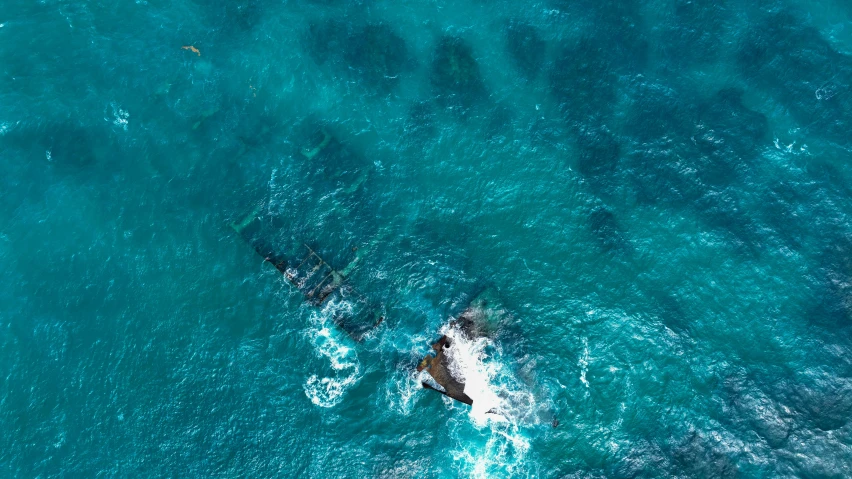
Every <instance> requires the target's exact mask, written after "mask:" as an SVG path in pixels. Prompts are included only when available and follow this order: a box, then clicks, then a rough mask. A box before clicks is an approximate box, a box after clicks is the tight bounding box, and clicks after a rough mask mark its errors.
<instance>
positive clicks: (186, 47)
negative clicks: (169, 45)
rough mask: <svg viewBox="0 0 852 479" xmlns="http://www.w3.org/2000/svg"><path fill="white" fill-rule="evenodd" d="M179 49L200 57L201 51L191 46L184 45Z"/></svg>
mask: <svg viewBox="0 0 852 479" xmlns="http://www.w3.org/2000/svg"><path fill="white" fill-rule="evenodd" d="M181 48H182V49H184V50H189V51H191V52H192V53H195V54H196V55H198V56H201V51H200V50H199V49H197V48H195V47H194V46H192V45H184V46H182V47H181Z"/></svg>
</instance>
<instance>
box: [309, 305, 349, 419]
mask: <svg viewBox="0 0 852 479" xmlns="http://www.w3.org/2000/svg"><path fill="white" fill-rule="evenodd" d="M351 309H352V307H351V305H350V304H349V303H347V302H345V301H337V302H335V301H329V303H328V304H326V306H325V307H323V309H322V310H319V311H313V312H311V318H310V327H309V328H308V329H307V330H306V336H308V338H309V339H310V341H311V343H312V344H313V347H314V353H315V354H316V355H317V356H318V357H320V358H323V359H325V360H326V361H327V362H328V364H329V365H330V366H331V370H330V371H328V372H329V373H330V374H328V375H327V376H325V377H320V375H317V374H314V375H311V376H310V377H309V378H308V379H307V381H306V382H305V394H306V395H307V396H308V398H309V399H310V400H311V402H312V403H314V404H315V405H317V406H320V407H332V406H335V405H337V404H338V403H340V401H341V400H342V399H343V395H344V393H346V391H347V390H349V388H351V387H352V386H353V385H354V384H355V383H357V382H358V380H359V379H360V378H361V365H360V363H359V362H358V356H357V354H356V353H355V350H354V349H353V348H352V347H351V346H350V345H347V343H348V342H349V341H348V337H347V336H346V335H345V334H343V333H342V332H340V330H338V329H337V326H335V325H334V321H333V320H332V318H333V317H334V315H335V314H346V313H348V312H351Z"/></svg>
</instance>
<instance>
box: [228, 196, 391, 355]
mask: <svg viewBox="0 0 852 479" xmlns="http://www.w3.org/2000/svg"><path fill="white" fill-rule="evenodd" d="M259 213H260V208H259V207H258V208H257V209H255V210H254V211H252V213H251V214H249V215H248V216H246V217H245V218H243V220H242V221H239V222H236V223H232V224H231V227H232V228H233V229H234V231H236V232H237V233H239V235H240V236H241V237H242V238H243V240H245V242H246V243H248V244H249V245H250V246H251V247H252V248H253V249H254V250H255V251H256V252H257V254H259V255H260V256H261V257H262V258H263V259H264V261H266V262H267V263H269V264H271V265H272V266H273V267H274V268H275V269H276V270H278V271H279V272H280V273H281V274H283V275H284V277H285V278H287V281H289V282H290V284H291V285H293V286H294V287H295V288H296V289H297V290H299V292H301V293H302V295H303V296H304V298H305V301H307V302H308V303H309V304H311V305H313V306H317V307H320V306H322V305H323V304H324V303H325V302H326V301H328V300H329V299H330V298H333V297H335V296H336V297H338V298H340V299H344V298H345V299H346V300H348V301H349V303H350V304H352V305H353V307H352V308H351V309H349V310H347V311H346V312H338V313H335V316H334V318H333V319H334V322H335V324H337V326H338V327H340V328H341V329H343V330H344V331H346V333H347V334H348V335H349V336H350V337H351V338H352V339H354V340H355V341H361V340H363V339H364V336H365V335H366V334H367V333H368V332H370V331H371V330H372V329H373V328H375V327H376V326H378V325H379V324H381V322H382V321H383V320H384V317H383V316H382V315H381V309H380V308H378V307H376V306H375V305H373V304H371V303H370V302H369V301H368V300H366V299H365V298H364V297H363V296H362V295H361V294H359V293H358V292H357V291H356V290H355V289H354V288H353V287H351V286H350V285H348V284H347V278H348V277H349V275H350V274H351V273H352V272H353V271H354V270H355V268H356V267H357V265H358V262H359V260H360V258H361V257H360V256H358V255H357V254H356V255H355V258H354V259H353V260H352V261H350V262H349V264H348V265H347V266H346V267H344V268H342V269H336V268H334V267H333V266H332V265H331V264H330V263H329V262H328V261H326V260H325V259H324V258H323V256H320V254H319V253H317V251H316V250H315V249H314V248H311V247H310V246H308V245H307V244H305V243H303V244H301V245H300V246H298V247H296V248H295V250H294V251H289V252H288V251H287V250H286V248H285V247H281V246H278V245H275V244H273V241H271V240H270V238H271V237H273V236H274V232H273V231H268V230H269V229H270V228H268V227H266V224H265V223H264V221H263V218H262V216H261V215H260V214H259ZM356 253H357V251H356Z"/></svg>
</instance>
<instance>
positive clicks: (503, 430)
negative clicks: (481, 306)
mask: <svg viewBox="0 0 852 479" xmlns="http://www.w3.org/2000/svg"><path fill="white" fill-rule="evenodd" d="M441 334H444V335H446V336H448V337H449V338H450V339H451V340H452V341H453V342H452V344H453V346H452V348H449V349H447V350H445V354H447V358H448V359H449V369H450V372H451V374H453V376H455V377H456V379H459V380H460V381H462V382H463V383H464V384H465V389H464V392H465V394H467V395H468V396H469V397H470V398H471V399H473V405H472V406H471V408H470V412H469V415H468V416H469V418H470V423H469V424H459V425H458V426H457V427H455V428H454V431H453V435H454V436H455V441H454V442H455V447H454V448H453V449H452V451H451V454H452V456H453V458H454V459H455V461H457V463H458V465H459V467H460V469H461V471H460V472H461V473H462V474H463V475H465V476H468V477H475V478H486V477H525V476H529V475H531V472H530V470H529V465H528V457H527V455H528V452H529V450H530V441H529V438H528V436H527V434H526V432H527V430H528V429H529V428H530V427H532V426H535V425H538V424H540V423H541V422H542V420H541V417H542V414H541V412H542V410H543V405H540V404H539V401H538V400H537V398H536V396H535V394H533V392H532V391H531V389H530V387H529V386H528V385H526V384H524V383H522V382H521V381H520V380H519V379H518V378H517V376H516V375H515V374H514V371H513V369H512V365H511V362H510V361H509V358H507V357H505V356H504V355H503V353H502V350H501V348H500V345H499V344H498V343H496V342H494V341H493V340H492V339H490V338H487V337H477V338H470V337H468V336H467V334H465V332H464V331H462V330H461V329H460V328H459V327H458V326H456V325H455V324H449V325H447V326H445V327H444V328H442V330H441ZM445 400H446V403H447V404H448V406H450V407H455V406H456V404H454V401H452V400H451V399H449V398H445Z"/></svg>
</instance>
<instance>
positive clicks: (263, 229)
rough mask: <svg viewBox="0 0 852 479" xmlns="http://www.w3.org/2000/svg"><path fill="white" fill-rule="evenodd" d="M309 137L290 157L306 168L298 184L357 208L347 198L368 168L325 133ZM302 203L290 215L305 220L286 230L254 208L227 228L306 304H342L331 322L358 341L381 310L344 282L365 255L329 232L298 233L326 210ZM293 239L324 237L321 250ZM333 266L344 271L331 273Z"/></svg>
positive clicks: (319, 129)
mask: <svg viewBox="0 0 852 479" xmlns="http://www.w3.org/2000/svg"><path fill="white" fill-rule="evenodd" d="M309 137H310V139H309V142H308V143H307V145H304V147H302V148H301V149H299V150H298V151H297V152H295V156H296V157H298V158H300V159H301V160H303V161H304V162H306V163H307V165H306V166H305V172H304V173H303V178H304V179H305V180H306V181H308V182H309V183H310V185H311V187H312V188H311V189H312V190H313V191H315V193H316V195H317V196H318V197H320V198H334V201H337V202H354V203H357V202H358V200H357V199H353V193H355V192H356V191H357V190H359V188H360V187H361V185H362V184H363V183H364V182H365V181H366V179H367V178H368V177H369V167H368V165H369V162H367V161H366V160H365V159H364V158H363V157H362V156H361V155H358V154H356V153H355V152H353V151H352V150H351V149H349V148H348V147H347V146H346V145H345V144H344V143H342V142H340V141H338V140H337V139H336V138H335V137H334V136H333V135H332V134H331V133H330V132H329V131H328V129H327V128H326V127H323V126H317V127H315V128H314V130H313V133H312V134H311V135H309ZM305 201H308V203H306V205H303V206H306V208H302V207H301V206H300V207H298V208H295V210H296V211H305V215H306V216H305V217H302V218H296V217H291V218H289V220H288V221H287V222H286V223H287V224H281V221H280V218H279V217H278V216H277V215H275V214H267V213H265V212H264V211H263V207H262V205H261V204H259V205H258V206H257V207H255V208H254V210H253V211H251V213H249V214H248V215H247V216H245V217H244V218H242V219H241V220H238V221H236V222H234V223H231V228H233V229H234V231H236V232H237V233H238V234H239V235H240V236H241V237H242V238H243V240H244V241H245V242H246V243H248V244H249V245H250V246H251V247H252V248H253V249H254V250H255V251H256V252H257V254H259V255H260V256H261V257H262V258H263V259H264V261H266V262H267V263H269V264H270V265H272V266H273V267H274V268H275V269H276V270H278V271H279V272H280V273H281V274H283V275H284V277H285V278H286V279H287V281H289V283H290V284H291V285H292V286H293V287H295V288H296V289H297V290H298V291H299V292H301V294H302V295H303V296H304V298H305V301H306V302H307V303H309V304H311V305H313V306H316V307H322V306H323V305H324V304H327V303H328V302H330V301H333V300H335V299H338V300H341V302H343V300H345V303H346V307H345V308H333V309H334V311H335V312H334V313H333V314H334V317H333V320H334V322H335V324H337V326H338V327H340V328H341V329H342V330H344V331H345V332H346V333H347V334H348V335H349V336H350V337H351V338H352V339H354V340H355V341H361V340H362V339H364V336H365V335H366V334H367V333H368V332H369V331H371V330H372V329H373V328H375V327H376V326H378V325H379V324H380V323H381V322H382V321H383V320H384V317H383V316H382V314H381V310H382V308H381V307H379V306H377V305H376V304H374V303H372V302H371V301H369V300H367V299H366V298H365V297H364V296H363V295H361V294H360V293H359V292H358V291H357V290H356V289H355V288H354V287H353V286H352V285H351V284H349V283H350V281H349V280H350V276H351V275H352V274H353V273H355V271H356V270H357V268H358V266H359V265H360V261H361V259H362V258H363V256H365V255H366V254H367V253H366V251H365V249H363V248H362V249H359V248H357V247H353V246H352V245H351V244H345V243H341V242H340V241H339V240H338V241H335V240H333V239H331V237H332V236H334V235H333V234H331V233H330V232H327V231H326V232H323V233H319V232H316V231H314V232H312V233H311V232H307V231H305V229H304V228H299V227H298V225H299V224H302V223H305V222H306V221H307V220H308V218H310V215H311V214H313V213H316V211H314V210H316V209H322V208H324V207H326V206H327V205H326V206H316V205H314V210H311V209H310V208H311V206H310V203H311V202H312V201H318V200H316V199H315V198H313V199H312V198H306V199H305ZM334 224H335V225H336V226H337V227H341V226H343V225H344V222H343V219H341V218H338V220H337V221H335V222H334ZM282 232H285V234H282ZM336 233H339V231H336ZM293 235H296V236H302V235H304V236H309V237H310V236H317V235H324V236H323V237H324V238H325V239H324V241H323V242H324V243H325V244H324V245H323V246H317V245H316V244H314V243H312V242H310V241H295V240H294V239H293V238H292V236H293ZM338 236H340V235H339V234H338ZM285 237H290V239H284V238H285ZM333 264H338V265H345V266H342V267H340V268H336V267H335V266H333Z"/></svg>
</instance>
